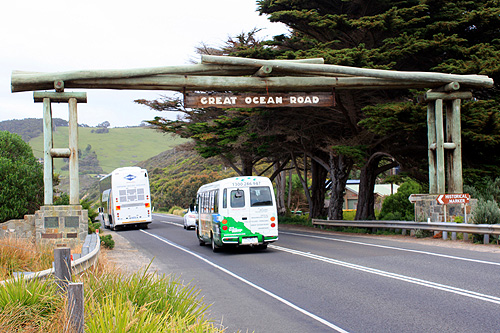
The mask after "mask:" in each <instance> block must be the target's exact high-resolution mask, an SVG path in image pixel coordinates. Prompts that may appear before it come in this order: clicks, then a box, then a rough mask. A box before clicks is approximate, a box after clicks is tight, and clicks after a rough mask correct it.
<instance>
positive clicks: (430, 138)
mask: <svg viewBox="0 0 500 333" xmlns="http://www.w3.org/2000/svg"><path fill="white" fill-rule="evenodd" d="M427 145H428V148H427V149H428V157H429V194H438V191H437V174H436V172H437V167H436V152H435V151H434V150H433V149H432V148H431V146H433V145H436V108H435V102H434V101H430V102H429V103H427Z"/></svg>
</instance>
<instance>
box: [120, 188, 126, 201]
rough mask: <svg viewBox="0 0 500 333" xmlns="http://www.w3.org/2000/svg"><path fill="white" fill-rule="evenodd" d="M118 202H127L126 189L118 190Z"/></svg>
mask: <svg viewBox="0 0 500 333" xmlns="http://www.w3.org/2000/svg"><path fill="white" fill-rule="evenodd" d="M119 193H120V202H127V190H120V191H119Z"/></svg>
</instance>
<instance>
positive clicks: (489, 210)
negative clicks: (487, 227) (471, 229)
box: [472, 199, 500, 224]
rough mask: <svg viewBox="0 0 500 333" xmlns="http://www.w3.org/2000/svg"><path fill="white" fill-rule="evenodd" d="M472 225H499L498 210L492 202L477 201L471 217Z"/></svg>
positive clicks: (499, 209)
mask: <svg viewBox="0 0 500 333" xmlns="http://www.w3.org/2000/svg"><path fill="white" fill-rule="evenodd" d="M472 223H474V224H499V223H500V208H499V207H498V205H497V203H496V202H495V201H493V200H483V199H479V200H478V202H477V206H476V207H475V208H474V214H473V215H472Z"/></svg>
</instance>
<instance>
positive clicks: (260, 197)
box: [249, 186, 278, 236]
mask: <svg viewBox="0 0 500 333" xmlns="http://www.w3.org/2000/svg"><path fill="white" fill-rule="evenodd" d="M249 192H250V207H249V213H250V215H249V220H250V230H252V232H253V233H258V234H262V235H265V236H277V235H278V227H277V220H276V219H277V216H276V206H275V204H274V202H275V201H274V198H273V197H274V192H273V190H272V188H270V187H269V186H251V187H250V188H249Z"/></svg>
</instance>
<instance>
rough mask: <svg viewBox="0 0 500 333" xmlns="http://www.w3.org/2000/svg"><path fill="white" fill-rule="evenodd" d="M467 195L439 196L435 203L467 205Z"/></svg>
mask: <svg viewBox="0 0 500 333" xmlns="http://www.w3.org/2000/svg"><path fill="white" fill-rule="evenodd" d="M469 200H470V195H469V193H455V194H440V195H438V197H437V198H436V201H437V203H438V204H440V205H448V204H465V203H469Z"/></svg>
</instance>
